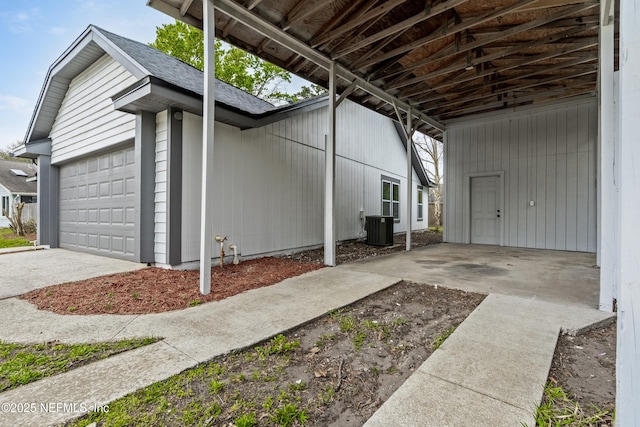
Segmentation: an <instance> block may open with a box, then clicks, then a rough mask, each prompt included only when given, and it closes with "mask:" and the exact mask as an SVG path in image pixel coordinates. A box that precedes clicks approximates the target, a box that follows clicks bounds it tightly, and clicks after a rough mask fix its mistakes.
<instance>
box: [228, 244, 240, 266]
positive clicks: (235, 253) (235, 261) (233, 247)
mask: <svg viewBox="0 0 640 427" xmlns="http://www.w3.org/2000/svg"><path fill="white" fill-rule="evenodd" d="M229 249H231V250H232V251H233V264H234V265H238V264H240V260H239V259H238V247H237V246H236V245H229Z"/></svg>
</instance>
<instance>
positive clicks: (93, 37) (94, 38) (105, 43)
mask: <svg viewBox="0 0 640 427" xmlns="http://www.w3.org/2000/svg"><path fill="white" fill-rule="evenodd" d="M92 42H93V43H95V44H96V45H97V46H98V47H99V48H100V49H101V50H102V51H103V54H105V53H106V54H109V55H110V56H112V57H113V58H115V59H116V60H117V61H119V62H120V63H121V64H122V65H123V66H124V67H125V68H126V69H127V70H128V71H129V72H130V73H131V74H133V75H134V76H135V77H136V78H142V77H143V76H145V75H148V74H149V72H148V71H147V70H145V69H144V67H142V66H141V65H140V64H139V63H138V62H137V61H135V60H134V59H133V58H131V57H130V56H129V55H127V54H126V53H125V52H123V51H122V50H121V49H120V48H118V47H117V46H116V45H115V44H114V43H113V42H111V41H110V40H109V39H108V38H107V37H105V36H104V35H103V34H101V33H100V30H99V29H98V28H96V27H95V26H93V25H89V26H88V27H87V28H86V29H85V30H84V32H83V33H82V34H81V35H80V36H79V37H78V38H77V39H76V40H75V41H74V42H73V44H72V45H71V46H69V47H68V48H67V49H66V50H65V51H64V53H63V54H62V55H61V56H60V57H59V58H58V59H57V60H56V61H55V62H54V63H53V64H52V65H51V67H49V70H48V71H47V75H46V77H45V81H44V84H43V86H42V89H41V90H40V95H39V96H38V100H37V102H36V106H35V108H34V111H33V115H32V116H31V120H30V121H29V125H28V127H27V133H26V135H25V138H24V141H25V144H31V143H32V139H33V138H34V130H35V129H36V128H37V123H38V121H39V119H40V118H41V111H42V106H43V104H44V103H45V100H46V98H47V96H48V94H49V89H50V87H51V84H52V82H53V81H54V80H57V81H59V83H61V84H62V85H63V86H66V87H67V88H68V85H69V83H70V82H71V80H72V79H73V78H74V77H75V76H76V75H77V74H78V73H75V75H74V73H72V74H70V75H64V71H65V69H66V68H67V67H68V66H69V65H70V64H72V63H73V61H76V60H77V58H78V57H79V55H80V54H81V53H82V52H83V51H84V50H86V49H87V47H88V46H89V45H90V44H91V43H92ZM96 59H97V58H96ZM84 60H85V61H91V62H92V61H93V59H92V58H91V57H90V58H88V59H84ZM88 65H89V64H87V66H88ZM61 103H62V99H60V100H59V101H58V100H56V102H55V107H57V108H55V107H54V109H55V110H56V111H57V109H58V108H60V105H61ZM41 137H42V135H38V136H36V138H41Z"/></svg>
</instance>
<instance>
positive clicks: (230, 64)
mask: <svg viewBox="0 0 640 427" xmlns="http://www.w3.org/2000/svg"><path fill="white" fill-rule="evenodd" d="M150 45H151V46H152V47H155V48H156V49H158V50H161V51H162V52H165V53H167V54H169V55H171V56H174V57H176V58H178V59H180V60H181V61H184V62H186V63H187V64H190V65H192V66H193V67H195V68H197V69H199V70H203V69H204V36H203V33H202V31H200V30H199V29H197V28H195V27H192V26H190V25H187V24H185V23H183V22H180V21H176V22H175V23H173V24H163V25H162V26H161V27H156V39H155V41H154V42H152V43H150ZM214 49H215V72H216V77H217V78H219V79H220V80H222V81H225V82H227V83H229V84H232V85H234V86H236V87H238V88H240V89H243V90H245V91H246V92H249V93H251V94H253V95H255V96H257V97H260V98H262V99H265V100H268V101H276V102H277V101H283V100H288V99H289V98H291V95H289V94H287V93H285V92H282V91H281V89H280V87H281V85H282V84H283V83H284V82H287V83H290V82H291V73H289V72H288V71H286V70H283V69H282V68H280V67H278V66H276V65H273V64H271V63H269V62H266V61H263V60H262V59H260V58H258V57H256V56H254V55H251V54H249V53H247V52H245V51H243V50H242V49H239V48H237V47H233V46H231V47H229V48H225V46H224V45H223V44H222V42H220V40H216V43H215V45H214Z"/></svg>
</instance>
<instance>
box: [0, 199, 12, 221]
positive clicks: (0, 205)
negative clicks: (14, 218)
mask: <svg viewBox="0 0 640 427" xmlns="http://www.w3.org/2000/svg"><path fill="white" fill-rule="evenodd" d="M5 200H6V201H7V203H6V207H5V202H4V201H5ZM4 209H6V210H7V213H9V215H11V197H9V196H2V197H1V198H0V216H2V217H4Z"/></svg>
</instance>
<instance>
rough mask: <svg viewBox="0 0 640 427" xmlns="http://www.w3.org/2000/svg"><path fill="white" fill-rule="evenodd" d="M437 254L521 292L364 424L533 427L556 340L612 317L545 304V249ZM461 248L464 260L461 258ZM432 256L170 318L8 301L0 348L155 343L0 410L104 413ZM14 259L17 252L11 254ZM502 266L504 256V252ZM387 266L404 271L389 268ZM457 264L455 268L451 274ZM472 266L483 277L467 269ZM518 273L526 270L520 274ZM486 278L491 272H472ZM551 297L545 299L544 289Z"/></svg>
mask: <svg viewBox="0 0 640 427" xmlns="http://www.w3.org/2000/svg"><path fill="white" fill-rule="evenodd" d="M440 246H444V248H442V249H439V250H440V251H445V252H446V251H453V252H454V253H451V256H452V257H453V258H452V260H450V261H449V260H445V261H446V262H447V263H450V264H451V265H450V267H452V269H453V270H452V271H454V270H456V269H458V270H459V271H463V270H471V271H467V272H466V273H465V274H466V275H459V277H458V279H459V280H458V281H457V282H455V281H454V282H453V283H447V286H450V287H460V286H456V284H458V285H460V284H462V286H463V287H464V286H470V285H469V283H471V282H472V280H471V278H472V277H473V276H474V275H475V277H476V281H478V282H482V283H484V285H482V286H492V285H491V283H492V277H494V278H495V274H493V273H492V271H494V270H492V268H493V267H495V268H504V269H509V272H508V274H503V276H509V278H510V279H509V280H517V278H518V277H520V283H518V285H517V286H518V292H519V293H523V294H522V295H518V296H514V295H510V294H509V292H510V290H511V288H510V287H509V286H508V285H507V284H504V283H503V284H502V285H501V286H499V287H498V288H497V290H498V291H501V290H502V289H504V292H503V293H506V294H507V295H504V294H502V293H496V294H491V295H489V296H488V297H487V298H486V299H485V301H484V302H483V303H482V304H481V305H480V306H478V308H476V310H475V311H474V312H473V313H472V314H471V315H470V316H469V317H468V318H467V319H466V320H465V321H464V322H463V323H462V324H461V325H460V326H459V327H458V329H457V330H456V331H455V332H454V333H453V335H452V336H451V337H449V339H448V340H447V341H446V342H445V344H444V345H443V346H442V347H441V348H440V349H438V350H437V351H436V352H434V354H433V355H432V356H431V357H430V358H429V359H427V361H426V362H425V363H424V364H423V365H422V366H421V367H420V368H419V369H418V370H417V371H416V373H414V375H412V376H411V377H410V378H409V380H407V381H406V382H405V384H404V385H403V386H402V387H401V388H400V389H398V391H397V392H396V393H394V394H393V395H392V397H391V398H390V399H389V400H388V401H387V402H386V403H385V404H384V405H383V406H382V407H381V408H380V410H379V411H378V412H376V413H375V414H374V416H373V417H372V418H371V419H370V420H369V421H368V422H367V424H366V425H367V426H369V427H371V426H390V425H394V426H395V425H402V426H403V427H404V426H416V427H417V426H431V425H432V426H438V427H443V426H461V425H474V426H487V427H488V426H491V427H494V426H503V425H504V426H514V427H515V426H520V425H521V424H520V423H522V422H524V423H528V424H529V425H530V426H532V425H533V415H532V414H533V409H534V407H535V405H536V404H537V403H538V402H539V401H540V399H541V396H542V390H543V386H544V384H545V382H546V379H547V375H548V370H549V366H550V363H551V360H552V358H553V353H554V349H555V344H556V340H557V337H558V333H559V332H560V330H561V329H565V330H572V331H575V330H579V329H582V328H585V327H588V326H590V325H593V324H594V323H598V322H602V321H605V320H606V319H610V318H611V317H612V316H611V315H610V314H607V313H603V312H600V311H597V310H595V309H593V308H589V306H590V305H591V303H590V302H589V301H590V300H589V298H590V295H588V292H587V293H586V294H587V295H586V298H587V303H585V302H584V298H583V301H580V300H578V299H577V298H576V297H575V296H574V295H572V294H571V295H570V297H569V298H568V299H567V298H559V300H560V301H561V304H555V303H553V302H549V301H552V300H553V299H554V296H553V294H551V296H549V295H548V294H545V289H546V288H545V286H543V285H535V284H536V283H539V282H540V283H541V282H543V281H544V280H543V278H541V277H540V276H539V275H537V274H534V275H532V276H530V277H529V276H527V274H526V273H524V271H530V272H535V271H536V265H540V266H542V267H539V268H542V269H543V268H544V265H545V264H547V263H548V260H547V258H548V257H551V258H554V257H555V258H560V259H562V256H563V254H564V253H554V252H549V251H546V252H547V253H546V254H543V255H544V256H542V255H540V254H537V253H535V251H530V252H527V253H525V254H519V255H513V254H512V255H511V256H512V257H513V258H514V259H515V261H514V260H511V259H506V258H505V259H502V261H501V260H500V259H499V256H497V255H496V256H495V259H494V260H492V261H482V258H479V259H475V258H473V257H474V255H473V254H474V251H475V248H474V247H471V246H464V247H462V248H457V247H455V246H456V245H440ZM465 249H467V250H469V252H468V254H471V255H468V257H467V258H464V254H465ZM485 251H487V248H485ZM525 252H526V250H525ZM539 252H545V251H539ZM435 254H437V251H429V250H427V249H425V250H421V251H413V252H411V253H401V254H395V255H391V256H387V257H380V258H377V259H376V260H369V261H365V262H361V263H354V264H350V265H344V266H341V267H338V268H331V269H330V268H326V269H322V270H318V271H314V272H311V273H307V274H305V275H302V276H299V277H295V278H291V279H287V280H285V281H283V282H281V283H279V284H277V285H274V286H271V287H266V288H261V289H256V290H252V291H249V292H246V293H243V294H240V295H236V296H234V297H231V298H228V299H225V300H223V301H220V302H214V303H208V304H204V305H202V306H198V307H193V308H189V309H186V310H181V311H176V312H169V313H159V314H150V315H135V316H134V315H129V316H113V315H98V316H62V315H57V314H53V313H49V312H45V311H38V310H36V309H35V308H34V307H33V306H32V305H30V304H29V303H27V302H25V301H22V300H19V299H16V298H7V299H4V300H0V340H4V341H9V342H43V341H51V340H59V341H61V342H67V343H74V342H95V341H106V340H114V339H121V338H132V337H145V336H158V337H163V338H164V340H163V341H161V342H158V343H156V344H153V345H150V346H147V347H144V348H140V349H137V350H134V351H130V352H127V353H123V354H120V355H118V356H114V357H111V358H108V359H106V360H102V361H99V362H96V363H93V364H91V365H88V366H84V367H81V368H79V369H76V370H73V371H71V372H68V373H65V374H61V375H57V376H55V377H49V378H46V379H43V380H41V381H37V382H35V383H32V384H28V385H26V386H23V387H19V388H17V389H14V390H11V391H8V392H5V393H0V408H1V407H2V406H1V405H2V404H3V403H20V402H22V403H25V402H34V403H37V404H38V405H39V404H40V403H47V402H53V403H75V404H76V405H77V406H78V405H81V404H85V405H86V406H87V407H88V408H89V409H91V407H93V406H94V405H104V404H107V403H109V402H111V401H113V400H114V399H117V398H119V397H122V396H124V395H125V394H127V393H130V392H132V391H135V390H137V389H139V388H141V387H145V386H147V385H149V384H152V383H153V382H156V381H160V380H163V379H166V378H168V377H169V376H171V375H174V374H177V373H179V372H181V371H183V370H184V369H187V368H189V367H192V366H195V365H196V364H198V363H199V362H202V361H206V360H209V359H211V358H213V357H215V356H217V355H220V354H224V353H226V352H228V351H231V350H233V349H238V348H243V347H247V346H251V345H254V344H255V343H257V342H259V341H262V340H264V339H266V338H268V337H270V336H273V335H275V334H278V333H280V332H284V331H286V330H288V329H291V328H293V327H295V326H297V325H299V324H301V323H305V322H307V321H310V320H313V319H314V318H316V317H319V316H321V315H323V314H324V313H326V312H327V311H329V310H331V309H335V308H339V307H342V306H345V305H348V304H351V303H353V302H355V301H357V300H359V299H362V298H364V297H366V296H368V295H370V294H372V293H375V292H377V291H380V290H382V289H385V288H387V287H388V286H391V285H393V284H395V283H397V282H398V281H399V280H400V278H408V279H411V280H414V281H417V282H423V283H425V282H426V283H429V282H430V283H433V282H434V281H433V280H432V279H433V278H434V277H437V276H436V275H435V274H434V273H433V269H432V268H430V269H425V268H424V267H423V266H424V265H425V264H426V263H428V262H429V260H430V259H431V260H432V261H433V260H435V261H436V263H437V261H438V259H437V257H438V255H435ZM18 255H21V254H15V255H11V256H18ZM439 256H444V255H443V254H440V255H439ZM502 256H504V257H508V255H506V254H504V253H503V254H502ZM523 257H524V258H525V259H524V260H522V258H523ZM589 259H590V258H589V257H588V256H587V257H586V258H585V259H584V260H583V261H582V264H580V265H578V267H577V268H578V269H579V270H574V271H580V272H581V274H582V276H579V277H578V278H573V279H572V280H574V281H576V282H575V283H576V286H580V285H581V283H582V282H580V280H581V278H583V279H584V282H587V283H588V282H589V280H590V279H589V277H590V276H585V275H588V274H591V270H590V267H588V265H589ZM390 260H393V261H394V262H391V261H390ZM524 261H526V262H524ZM531 262H534V263H533V264H531ZM563 262H566V260H565V261H563ZM576 262H577V261H576V260H574V263H576ZM396 263H397V264H398V265H401V266H402V268H403V269H404V270H402V269H398V268H397V265H396ZM490 263H497V264H498V265H489V264H490ZM500 263H502V264H504V265H501V264H500ZM535 263H538V264H535ZM457 264H460V265H458V266H457V267H456V265H457ZM474 265H476V266H477V265H479V266H481V267H471V266H474ZM482 266H485V267H487V268H485V267H482ZM522 266H525V267H526V268H525V270H522V271H521V269H522V268H523V267H522ZM488 267H491V268H488ZM483 268H485V270H486V272H487V273H488V274H484V275H483V274H480V273H478V271H481V270H482V269H483ZM558 270H560V269H559V268H558ZM474 271H475V273H474ZM375 272H379V273H382V274H375ZM554 274H556V273H554ZM557 274H561V273H559V272H558V273H557ZM585 278H586V279H585ZM527 280H533V282H532V283H533V284H534V286H537V287H534V290H532V291H528V292H529V293H528V294H527V293H526V292H525V290H523V289H524V288H526V282H527ZM583 286H584V285H583ZM548 287H549V289H551V291H553V285H548ZM571 292H573V290H571ZM79 415H81V414H80V413H74V412H65V411H56V412H43V411H40V410H38V411H36V412H34V413H3V414H2V415H1V416H0V425H34V426H41V425H51V424H58V423H62V422H65V421H66V420H69V419H71V418H74V417H77V416H79Z"/></svg>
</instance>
